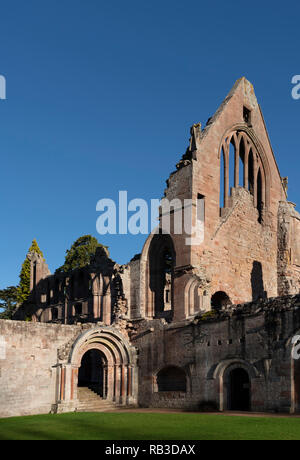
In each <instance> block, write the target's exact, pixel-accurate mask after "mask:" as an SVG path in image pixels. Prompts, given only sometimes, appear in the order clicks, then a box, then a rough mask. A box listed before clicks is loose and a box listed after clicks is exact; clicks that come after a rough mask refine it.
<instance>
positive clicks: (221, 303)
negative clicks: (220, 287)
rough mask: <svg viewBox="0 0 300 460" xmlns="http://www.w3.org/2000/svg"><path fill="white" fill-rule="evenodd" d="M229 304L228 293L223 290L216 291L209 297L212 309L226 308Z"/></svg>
mask: <svg viewBox="0 0 300 460" xmlns="http://www.w3.org/2000/svg"><path fill="white" fill-rule="evenodd" d="M229 305H231V300H230V298H229V297H228V295H227V294H226V293H225V292H223V291H218V292H216V293H215V294H214V295H213V296H212V298H211V308H212V310H216V311H220V310H224V309H226V308H227V307H228V306H229Z"/></svg>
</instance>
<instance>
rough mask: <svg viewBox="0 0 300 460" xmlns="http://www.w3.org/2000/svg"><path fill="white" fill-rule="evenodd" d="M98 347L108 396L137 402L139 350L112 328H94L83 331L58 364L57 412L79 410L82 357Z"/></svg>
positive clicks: (124, 402)
mask: <svg viewBox="0 0 300 460" xmlns="http://www.w3.org/2000/svg"><path fill="white" fill-rule="evenodd" d="M89 350H98V351H99V352H101V354H102V356H103V357H105V368H104V373H105V379H106V384H105V387H106V388H107V394H106V395H105V398H106V399H107V400H108V401H111V402H113V403H115V404H117V405H135V404H136V403H137V395H138V372H137V354H136V349H135V348H134V347H133V346H131V344H130V343H129V341H128V340H127V339H126V337H124V336H123V335H122V334H121V333H120V332H119V331H118V330H116V329H115V328H113V327H105V326H104V327H94V328H92V329H89V330H88V331H85V332H83V333H82V334H81V335H80V336H79V337H78V338H77V339H76V340H75V342H74V343H73V345H72V346H71V348H70V351H69V354H68V357H67V359H66V360H65V361H64V362H61V363H59V365H58V378H57V411H58V412H64V411H66V410H76V405H77V403H78V400H77V384H78V370H79V368H80V365H81V360H82V357H83V356H84V355H85V353H87V352H88V351H89Z"/></svg>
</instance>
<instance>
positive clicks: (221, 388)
mask: <svg viewBox="0 0 300 460" xmlns="http://www.w3.org/2000/svg"><path fill="white" fill-rule="evenodd" d="M235 369H243V370H244V371H245V372H247V374H248V375H249V382H250V385H251V383H252V381H253V379H256V378H259V377H260V374H259V372H258V370H257V369H256V368H255V367H254V366H253V365H251V364H250V363H249V362H248V361H245V360H243V359H239V358H236V359H226V360H223V361H221V362H220V363H219V364H217V365H216V366H214V367H213V368H211V369H210V371H209V373H208V377H207V378H208V379H213V380H215V383H216V394H218V397H219V401H218V406H219V410H220V411H224V410H228V399H229V398H228V396H229V395H228V392H229V376H230V373H231V371H233V370H235ZM252 400H253V389H251V390H250V401H249V408H251V401H252Z"/></svg>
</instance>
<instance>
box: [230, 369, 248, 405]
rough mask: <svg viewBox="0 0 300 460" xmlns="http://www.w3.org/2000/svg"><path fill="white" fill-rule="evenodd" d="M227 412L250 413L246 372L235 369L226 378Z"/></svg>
mask: <svg viewBox="0 0 300 460" xmlns="http://www.w3.org/2000/svg"><path fill="white" fill-rule="evenodd" d="M227 395H228V403H227V407H228V410H237V411H250V379H249V375H248V372H247V371H246V370H245V369H243V368H241V367H237V368H235V369H233V370H232V371H230V373H229V376H228V394H227Z"/></svg>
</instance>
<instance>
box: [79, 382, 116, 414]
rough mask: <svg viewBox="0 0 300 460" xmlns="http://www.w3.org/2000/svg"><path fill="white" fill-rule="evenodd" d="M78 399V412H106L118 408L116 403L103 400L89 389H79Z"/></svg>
mask: <svg viewBox="0 0 300 460" xmlns="http://www.w3.org/2000/svg"><path fill="white" fill-rule="evenodd" d="M77 397H78V401H79V402H78V404H77V406H76V411H77V412H105V411H110V410H114V409H117V408H118V406H117V405H116V404H115V403H113V402H112V401H107V400H106V399H102V398H101V397H100V396H99V395H98V394H97V393H96V391H93V389H91V388H88V387H79V388H77Z"/></svg>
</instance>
